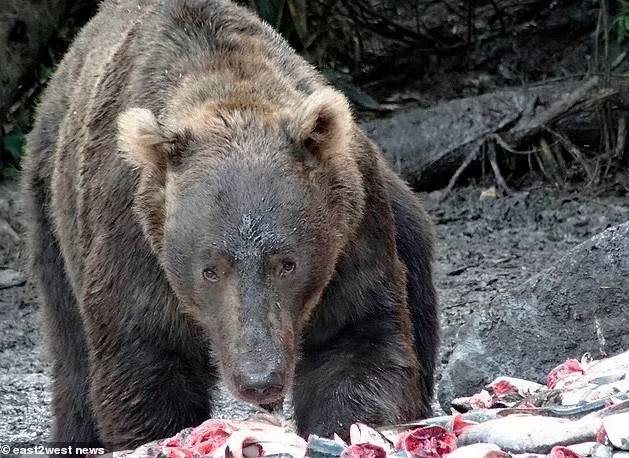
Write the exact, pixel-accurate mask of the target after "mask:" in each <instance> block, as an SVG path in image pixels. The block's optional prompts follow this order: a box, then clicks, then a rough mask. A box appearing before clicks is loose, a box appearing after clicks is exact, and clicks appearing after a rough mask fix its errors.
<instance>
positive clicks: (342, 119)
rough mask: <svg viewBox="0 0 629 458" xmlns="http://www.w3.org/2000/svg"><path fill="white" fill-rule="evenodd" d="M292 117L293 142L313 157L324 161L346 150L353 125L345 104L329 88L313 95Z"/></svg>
mask: <svg viewBox="0 0 629 458" xmlns="http://www.w3.org/2000/svg"><path fill="white" fill-rule="evenodd" d="M296 115H297V119H295V120H294V126H295V128H296V131H295V133H294V135H295V137H296V140H297V141H298V142H299V143H300V144H301V145H303V146H304V147H305V148H306V149H307V150H308V151H310V153H312V154H313V155H314V156H315V157H317V158H319V159H326V158H327V157H329V155H330V154H334V153H335V152H339V151H343V150H344V149H345V148H347V146H348V143H349V141H350V136H351V130H352V126H353V123H354V121H353V119H352V112H351V109H350V107H349V103H348V102H347V100H346V99H345V97H344V96H342V95H341V94H340V93H338V92H337V91H335V90H333V89H331V88H325V89H322V90H317V91H315V92H314V93H312V94H311V95H310V96H308V97H307V98H306V100H305V101H304V102H303V104H302V105H301V107H299V108H298V111H297V114H296ZM293 116H295V115H294V114H293Z"/></svg>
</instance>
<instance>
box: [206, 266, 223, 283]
mask: <svg viewBox="0 0 629 458" xmlns="http://www.w3.org/2000/svg"><path fill="white" fill-rule="evenodd" d="M203 279H204V280H206V281H209V282H210V283H217V282H218V281H219V280H220V278H219V276H218V274H217V273H216V271H215V270H214V269H211V268H207V269H203Z"/></svg>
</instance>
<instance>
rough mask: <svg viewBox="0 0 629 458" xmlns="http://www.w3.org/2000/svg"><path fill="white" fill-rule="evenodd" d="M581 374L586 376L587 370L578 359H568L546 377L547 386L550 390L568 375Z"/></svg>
mask: <svg viewBox="0 0 629 458" xmlns="http://www.w3.org/2000/svg"><path fill="white" fill-rule="evenodd" d="M573 373H581V374H585V369H584V368H583V366H581V363H580V362H579V361H578V360H576V359H568V360H566V362H565V363H563V364H560V365H559V366H557V367H555V368H554V369H553V370H551V371H550V372H549V373H548V377H546V386H547V387H548V388H550V389H552V388H554V387H555V385H556V384H557V382H558V381H559V380H561V379H562V378H564V377H565V376H567V375H568V374H573Z"/></svg>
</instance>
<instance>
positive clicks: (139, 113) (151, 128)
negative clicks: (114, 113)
mask: <svg viewBox="0 0 629 458" xmlns="http://www.w3.org/2000/svg"><path fill="white" fill-rule="evenodd" d="M183 143H184V138H183V136H182V135H179V134H176V133H174V132H172V131H170V130H169V129H167V128H166V127H164V126H163V125H161V124H160V123H159V122H158V121H157V119H156V118H155V115H154V114H153V113H152V112H151V111H150V110H147V109H146V108H130V109H128V110H127V111H125V112H124V113H122V114H121V115H120V116H119V117H118V147H119V148H120V151H122V152H123V153H124V158H125V159H126V160H127V161H128V162H129V163H130V164H131V165H132V166H134V167H138V168H147V167H149V168H153V169H158V170H160V169H164V168H165V167H166V166H167V164H168V163H169V162H170V163H176V162H177V161H178V160H179V156H180V153H181V150H182V147H183V146H184V145H183Z"/></svg>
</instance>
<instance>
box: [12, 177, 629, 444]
mask: <svg viewBox="0 0 629 458" xmlns="http://www.w3.org/2000/svg"><path fill="white" fill-rule="evenodd" d="M484 189H485V187H483V186H468V187H464V188H459V189H456V190H454V191H453V193H452V194H451V195H450V196H449V197H448V198H447V199H446V200H445V201H443V202H441V203H439V202H438V201H437V198H438V197H439V195H438V193H432V194H429V195H425V196H424V197H425V202H426V206H427V208H428V209H429V212H430V214H431V215H432V217H433V219H434V221H435V223H436V227H437V234H438V256H437V263H436V272H437V273H436V281H437V286H438V290H439V296H440V304H441V315H442V327H443V346H442V357H441V363H442V364H443V363H445V362H447V359H448V355H449V354H450V352H451V351H452V348H453V345H454V343H455V342H454V337H455V333H456V330H457V329H458V328H460V327H461V326H465V325H466V323H467V322H468V320H469V318H470V315H471V314H473V313H474V312H475V311H476V310H479V309H482V308H483V307H486V305H487V304H488V303H489V302H490V301H491V299H492V298H493V297H494V296H496V295H497V294H499V293H500V292H502V291H505V290H508V289H509V288H511V287H514V286H516V285H519V284H520V283H522V282H523V281H524V280H526V279H527V278H529V277H530V276H531V275H534V274H536V273H538V272H540V271H542V270H543V269H545V268H546V267H548V266H550V265H551V264H552V263H553V261H554V260H556V259H558V258H560V257H561V256H563V255H564V254H565V253H566V251H567V250H568V249H569V248H572V247H574V246H575V245H577V244H578V243H580V242H582V241H584V240H586V239H588V238H589V237H591V236H592V235H593V234H596V233H598V232H600V231H602V230H604V229H605V228H607V227H610V226H613V225H616V224H619V223H622V222H625V221H627V220H629V199H628V198H627V196H626V195H624V196H623V195H617V194H614V193H613V192H605V191H602V190H600V189H599V190H597V191H586V192H576V191H559V190H557V189H554V188H552V187H550V186H549V185H546V184H541V183H539V182H535V181H534V182H533V183H532V184H530V185H529V186H527V188H526V189H523V190H520V191H518V192H517V193H515V194H514V195H511V196H508V197H503V198H495V197H486V198H481V197H480V196H481V193H482V192H483V190H484ZM16 195H17V192H16V183H15V182H4V183H0V270H1V269H7V268H9V269H18V268H19V266H20V265H21V255H20V253H21V249H20V246H21V243H20V240H19V239H16V238H15V237H14V235H15V234H14V235H12V234H11V232H12V231H11V230H10V229H7V227H6V225H5V226H4V227H3V222H2V221H3V219H4V220H6V221H7V222H8V223H9V224H10V226H11V227H12V228H13V229H15V231H16V232H17V233H19V231H20V227H19V223H18V218H17V217H18V215H17V214H18V208H17V203H16ZM38 310H39V306H38V304H37V294H36V292H35V290H34V289H33V288H32V286H30V285H29V284H28V283H27V284H25V285H22V286H14V287H9V288H5V289H0V441H2V442H18V441H19V442H26V443H33V444H40V443H42V442H43V441H44V440H45V438H46V436H47V431H48V428H49V412H48V403H49V401H50V394H49V392H48V390H47V385H48V375H47V372H48V365H47V363H46V356H45V347H44V342H43V339H42V333H41V331H40V329H39V314H38ZM246 412H247V409H246V408H245V407H243V406H241V405H237V404H236V403H235V402H233V401H231V400H230V399H229V398H228V397H227V396H224V397H223V399H222V400H221V405H220V408H219V411H218V412H217V416H226V417H230V416H234V417H241V416H243V415H246Z"/></svg>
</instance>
